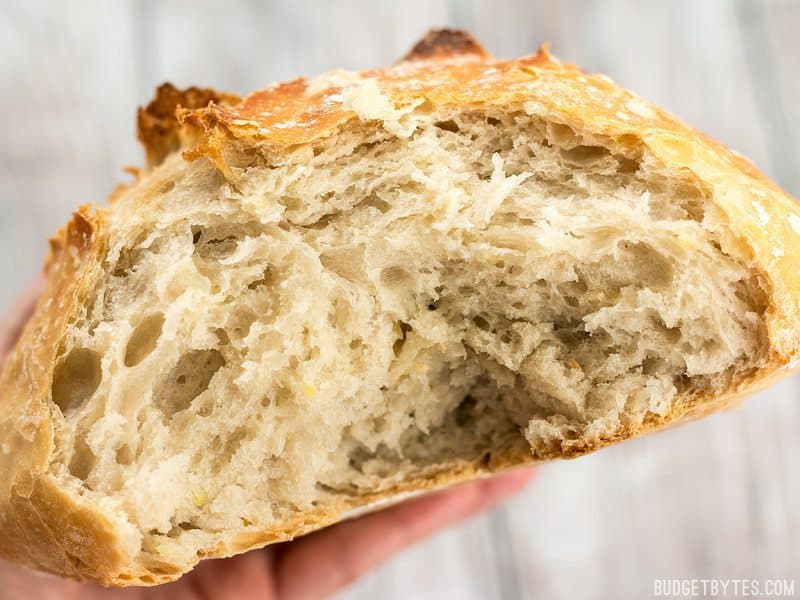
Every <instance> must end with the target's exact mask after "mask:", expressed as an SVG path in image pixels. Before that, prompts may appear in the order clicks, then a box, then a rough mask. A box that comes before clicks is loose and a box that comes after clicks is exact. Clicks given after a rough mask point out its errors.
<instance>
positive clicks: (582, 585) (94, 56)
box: [0, 0, 800, 600]
mask: <svg viewBox="0 0 800 600" xmlns="http://www.w3.org/2000/svg"><path fill="white" fill-rule="evenodd" d="M445 25H447V26H455V27H461V28H465V29H469V30H471V31H473V32H474V33H475V34H476V35H477V37H478V38H479V39H480V40H481V41H482V42H483V43H484V44H485V46H486V47H487V48H488V49H489V50H490V51H491V52H492V53H494V54H495V55H497V56H501V57H512V56H516V55H520V54H526V53H530V52H532V51H534V50H535V49H536V48H537V46H538V45H539V44H540V43H541V42H544V41H549V42H551V44H552V51H553V53H554V54H555V55H556V56H558V57H560V58H561V59H563V60H565V61H569V62H575V63H578V64H580V65H581V66H583V67H584V68H586V69H589V70H592V71H600V72H604V73H606V74H608V75H610V76H611V77H612V78H614V79H615V80H617V81H618V82H620V83H622V84H623V85H625V86H627V87H631V88H633V89H635V90H636V91H638V92H640V93H641V94H643V95H644V96H645V97H648V98H649V99H651V100H653V101H655V102H656V103H657V104H660V105H662V106H664V107H665V108H667V109H669V110H671V111H673V112H674V113H676V114H677V115H678V116H680V117H682V118H683V119H684V120H686V121H688V122H690V123H692V124H693V125H695V126H697V127H699V128H700V129H703V130H705V131H706V132H708V133H710V134H711V135H712V136H713V137H716V138H718V139H720V140H722V141H723V142H725V143H727V144H728V145H730V146H732V147H733V148H735V149H736V150H738V151H739V152H741V153H743V154H745V155H746V156H748V157H750V158H751V159H752V160H753V161H754V162H755V163H756V164H757V165H758V166H759V167H760V168H761V169H762V170H764V171H765V172H766V173H767V174H768V175H769V176H771V177H772V178H774V179H775V180H776V181H777V182H778V183H779V184H780V185H781V186H783V187H784V188H785V189H786V190H788V191H789V192H790V193H792V194H793V195H795V196H798V195H800V146H799V145H798V143H799V142H800V108H798V105H797V100H796V99H797V98H799V97H800V68H799V67H798V64H800V34H798V31H799V30H800V1H796V0H703V1H699V0H672V1H657V0H562V1H557V0H553V1H548V0H541V1H532V0H527V1H524V0H518V1H512V0H498V1H488V0H487V1H484V2H481V1H478V0H473V1H470V0H450V1H447V0H403V1H402V2H389V1H385V2H381V1H377V0H366V1H359V0H330V1H327V2H312V1H291V2H289V1H285V2H277V1H262V0H228V1H224V2H223V1H220V2H211V1H199V0H192V1H189V0H160V1H155V0H149V1H147V0H141V1H137V0H116V1H114V2H108V1H106V0H89V1H81V2H57V1H55V0H53V1H50V2H48V1H32V2H24V3H23V2H17V3H3V4H2V7H0V56H2V59H1V60H0V131H2V144H1V145H0V281H2V282H3V283H2V285H1V286H0V310H4V309H5V308H6V307H7V306H8V305H9V304H10V303H11V301H12V300H13V298H14V297H15V296H16V295H17V294H18V293H19V292H20V291H21V290H22V289H23V288H24V286H25V285H26V284H27V282H29V281H30V280H32V279H33V278H34V276H35V274H36V273H37V272H38V271H39V270H40V268H41V262H42V258H43V256H44V253H45V249H46V244H45V238H46V236H49V235H50V234H52V233H53V232H54V231H55V230H56V229H57V228H58V227H59V226H60V225H61V224H62V223H63V222H64V221H66V219H67V217H68V215H69V213H70V212H71V211H72V210H74V209H75V208H76V207H77V206H78V205H79V204H81V203H84V202H89V201H91V202H97V203H103V202H105V197H106V196H107V195H108V193H109V192H110V191H111V190H112V188H113V186H114V184H115V183H117V182H120V181H127V180H128V179H129V176H128V175H125V174H123V173H122V172H121V169H122V167H124V166H126V165H141V164H142V162H143V158H142V152H141V149H140V148H139V146H138V143H137V142H136V140H135V136H134V116H135V111H136V107H137V106H139V105H141V104H145V103H146V102H147V101H149V99H150V97H151V94H152V92H153V89H154V88H155V86H156V85H158V84H159V83H161V82H163V81H167V80H168V81H171V82H173V83H175V84H177V85H180V86H187V85H191V84H199V85H202V86H211V87H215V88H218V89H223V90H228V91H235V92H239V93H245V92H248V91H250V90H252V89H255V88H258V87H262V86H264V85H266V84H268V83H270V82H272V81H275V80H280V79H286V78H292V77H295V76H297V75H300V74H304V75H315V74H318V73H320V72H322V71H325V70H327V69H331V68H366V67H376V66H380V65H385V64H387V63H389V62H392V61H394V60H395V59H397V58H398V57H400V56H401V55H402V54H404V53H405V52H406V51H407V50H408V49H409V48H410V47H411V45H412V44H413V43H414V42H415V41H416V40H417V38H419V37H421V36H422V35H423V34H424V33H425V31H426V30H427V29H429V28H431V27H440V26H445ZM798 268H800V265H799V266H798ZM799 394H800V379H798V378H797V377H795V378H793V379H788V380H786V381H784V382H783V383H781V384H779V385H777V386H775V387H773V388H772V389H770V390H769V391H767V392H765V393H762V394H761V395H759V396H757V397H755V398H753V399H752V400H750V401H749V402H748V403H747V404H746V406H745V407H744V408H743V409H742V410H739V411H736V412H733V413H728V414H724V415H718V416H715V417H712V418H710V419H707V420H705V421H702V422H699V423H694V424H691V425H688V426H686V427H683V428H680V429H676V430H674V431H668V432H665V433H661V434H658V435H654V436H651V437H647V438H643V439H640V440H636V441H633V442H628V443H625V444H623V445H621V446H616V447H613V448H610V449H607V450H603V451H601V452H599V453H597V454H594V455H592V456H588V457H585V458H582V459H579V460H576V461H571V462H561V463H556V464H549V465H545V466H544V467H542V468H541V470H540V474H539V477H538V480H537V481H536V482H535V484H534V485H532V486H531V487H530V489H528V490H527V491H526V492H525V493H524V494H522V495H521V496H519V497H518V498H516V499H515V500H513V501H512V502H510V503H508V504H507V505H505V506H504V507H502V508H500V509H498V510H496V511H494V512H493V513H491V514H487V515H485V516H481V517H479V518H476V519H473V520H472V521H470V522H468V523H466V524H465V525H463V526H460V527H457V528H454V529H450V530H448V531H446V532H444V533H441V534H440V535H438V536H437V537H435V538H433V539H431V540H430V541H428V542H427V543H425V544H422V545H420V546H417V547H415V548H413V549H412V550H410V551H407V552H406V553H404V554H403V555H401V556H399V557H398V558H396V559H395V560H394V561H392V562H391V563H389V564H387V565H386V566H384V567H383V568H381V569H379V570H377V571H375V572H374V573H373V574H371V575H369V576H367V577H366V578H365V579H363V580H361V581H360V582H358V583H357V584H356V585H355V586H353V587H352V588H351V589H349V590H347V591H346V592H344V593H342V594H340V596H339V597H340V598H342V599H347V600H361V599H364V600H365V599H368V598H369V599H372V598H388V599H401V598H402V599H403V600H406V599H408V598H423V599H427V598H431V599H434V598H436V599H440V598H453V599H462V598H463V599H473V598H474V599H487V598H503V599H510V600H514V599H517V598H540V597H541V598H562V597H576V598H602V599H606V598H607V599H609V600H610V599H620V598H646V597H650V596H652V595H653V580H654V579H655V578H738V579H742V578H762V579H766V578H791V577H798V575H800V542H798V540H800V433H798V432H799V431H800V403H799V402H798V400H799V398H798V395H799Z"/></svg>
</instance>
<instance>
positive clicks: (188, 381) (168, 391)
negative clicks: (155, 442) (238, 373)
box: [155, 349, 225, 416]
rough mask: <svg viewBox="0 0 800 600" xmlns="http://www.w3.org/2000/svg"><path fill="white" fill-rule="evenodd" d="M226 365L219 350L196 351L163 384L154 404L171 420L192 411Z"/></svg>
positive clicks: (183, 359)
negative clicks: (196, 402)
mask: <svg viewBox="0 0 800 600" xmlns="http://www.w3.org/2000/svg"><path fill="white" fill-rule="evenodd" d="M223 365H225V359H224V358H223V356H222V354H221V353H220V351H219V350H216V349H208V350H193V351H192V352H189V353H187V354H184V355H183V356H182V357H181V359H180V360H179V361H178V362H177V364H176V365H175V366H174V367H173V369H172V370H171V371H170V373H169V375H167V377H166V379H165V380H164V381H163V382H162V384H161V386H160V389H159V391H158V393H157V394H156V396H155V403H156V405H157V406H158V408H159V409H161V411H162V412H163V413H164V414H165V415H166V416H172V415H174V414H175V413H177V412H180V411H182V410H185V409H187V408H188V407H189V405H190V404H191V403H192V400H194V399H195V398H196V397H197V396H199V395H200V394H202V393H203V392H204V391H205V390H206V389H208V385H209V384H210V383H211V379H212V378H213V377H214V374H215V373H216V372H217V371H219V370H220V369H221V368H222V367H223Z"/></svg>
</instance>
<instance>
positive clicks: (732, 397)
mask: <svg viewBox="0 0 800 600" xmlns="http://www.w3.org/2000/svg"><path fill="white" fill-rule="evenodd" d="M139 133H140V138H141V139H142V141H143V142H144V145H145V147H146V150H147V167H146V169H144V170H142V171H140V172H138V174H137V181H136V182H135V183H134V184H133V185H130V186H128V187H127V188H123V189H120V190H118V191H117V192H115V194H114V195H113V196H112V202H111V204H110V206H108V207H90V206H84V207H82V208H81V209H80V210H79V211H78V212H76V213H75V215H74V216H73V218H72V220H71V221H70V222H69V223H68V224H67V225H66V226H65V227H64V228H62V229H61V230H60V231H59V232H58V233H57V234H56V235H55V237H54V238H53V239H52V240H51V246H52V251H51V253H50V257H49V259H48V262H47V266H46V270H47V277H48V283H47V290H46V292H45V293H44V295H43V297H42V298H41V300H40V301H39V304H38V307H37V309H36V312H35V314H34V315H33V317H32V318H31V320H30V322H29V323H28V325H27V327H26V328H25V330H24V333H23V335H22V338H21V339H20V340H19V342H18V344H17V346H16V348H15V350H14V351H13V353H12V354H11V356H10V358H9V360H8V361H7V364H6V365H5V368H4V370H3V372H2V377H1V378H0V532H1V534H0V555H2V556H3V557H5V558H7V559H11V560H14V561H17V562H19V563H21V564H25V565H28V566H32V567H36V568H39V569H43V570H46V571H51V572H53V573H58V574H61V575H65V576H67V577H72V578H77V579H86V580H91V581H95V582H98V583H101V584H104V585H147V584H156V583H160V582H165V581H170V580H173V579H176V578H177V577H179V576H180V575H181V574H182V573H185V572H186V571H188V570H190V569H191V568H192V567H193V566H194V565H195V564H196V563H197V562H198V561H199V560H200V559H202V558H207V557H220V556H229V555H232V554H236V553H239V552H244V551H246V550H248V549H251V548H257V547H260V546H263V545H265V544H269V543H272V542H278V541H282V540H287V539H291V538H292V537H294V536H297V535H300V534H303V533H305V532H308V531H311V530H313V529H317V528H320V527H323V526H325V525H328V524H330V523H333V522H335V521H337V520H340V519H342V518H343V517H345V516H346V515H347V514H348V512H349V511H352V510H355V509H359V508H360V507H364V506H368V505H371V504H373V503H375V502H379V501H382V500H387V499H391V498H394V497H396V496H397V495H398V494H403V493H406V492H413V491H420V490H424V489H428V488H432V487H437V486H441V485H445V484H448V483H452V482H456V481H461V480H465V479H469V478H474V477H477V476H480V475H483V474H487V473H491V472H494V471H498V470H501V469H506V468H510V467H513V466H517V465H523V464H526V463H532V462H535V461H541V460H547V459H553V458H560V457H574V456H578V455H581V454H584V453H587V452H591V451H593V450H596V449H598V448H601V447H603V446H605V445H608V444H611V443H614V442H618V441H621V440H624V439H627V438H630V437H633V436H636V435H639V434H641V433H644V432H647V431H652V430H655V429H659V428H662V427H664V426H666V425H669V424H673V423H677V422H680V421H685V420H688V419H692V418H696V417H698V416H701V415H704V414H707V413H710V412H713V411H717V410H720V409H723V408H726V407H729V406H732V405H734V404H736V403H737V402H738V400H739V399H740V398H742V396H744V395H745V394H749V393H751V392H753V391H755V390H757V389H759V388H761V387H763V386H764V385H766V384H767V383H769V382H771V381H773V380H775V379H776V378H777V377H779V376H780V375H784V374H786V373H787V372H788V371H789V369H790V368H791V367H793V366H794V364H795V361H796V358H797V354H798V322H799V319H798V299H799V298H800V289H799V284H800V271H799V270H798V269H799V267H798V265H800V243H799V242H800V211H798V206H797V205H796V204H795V202H794V201H793V200H792V199H791V198H789V197H788V196H787V195H786V194H784V193H783V192H782V191H781V190H780V189H779V188H778V187H776V186H775V185H774V184H772V183H770V182H769V181H768V180H767V179H765V178H764V176H763V175H762V174H761V173H759V172H758V170H756V168H754V167H753V166H752V165H751V164H750V163H749V162H747V161H746V160H745V159H743V158H741V157H740V156H739V155H737V154H735V153H733V152H731V151H730V150H728V149H726V148H725V147H723V146H721V145H720V144H718V143H716V142H713V141H711V140H709V139H708V138H707V137H705V136H704V135H702V134H701V133H699V132H697V131H695V130H694V129H691V128H689V127H687V126H686V125H684V124H683V123H681V122H680V121H678V120H677V119H676V118H675V117H673V116H671V115H669V114H668V113H666V112H665V111H663V110H661V109H659V108H657V107H655V106H653V105H651V104H650V103H648V102H646V101H645V100H643V99H642V98H640V97H638V96H636V95H635V94H633V93H631V92H629V91H627V90H625V89H622V88H621V87H619V86H617V85H616V84H614V83H613V82H612V81H610V80H609V79H608V78H606V77H603V76H601V75H590V74H587V73H584V72H582V71H581V70H579V69H577V68H575V67H573V66H569V65H565V64H562V63H560V62H558V61H557V60H555V59H554V58H552V57H551V56H549V54H548V52H547V51H546V49H543V50H540V51H539V52H538V53H537V54H536V55H533V56H526V57H523V58H520V59H517V60H497V59H495V58H492V57H491V56H489V55H487V54H486V52H485V51H484V50H483V49H482V48H481V47H480V46H479V45H478V44H477V43H476V42H475V41H474V40H473V39H472V38H471V37H470V36H468V35H467V34H464V33H461V32H455V31H438V32H433V33H431V34H430V35H428V36H427V37H426V38H425V39H424V40H422V41H421V42H420V43H419V44H418V45H417V46H416V47H415V48H414V50H413V51H412V52H411V53H410V54H409V55H408V56H407V57H406V58H405V59H403V60H402V61H401V62H399V63H397V64H395V65H393V66H391V67H388V68H385V69H379V70H373V71H362V72H349V71H334V72H330V73H327V74H325V75H322V76H320V77H317V78H315V79H296V80H294V81H290V82H288V83H281V84H277V85H273V86H271V87H268V88H265V89H263V90H259V91H257V92H255V93H253V94H251V95H250V96H248V97H246V98H244V99H240V98H237V97H235V96H232V95H229V94H220V93H217V92H212V91H209V90H199V89H191V90H186V91H182V92H181V91H178V90H176V89H175V88H173V87H171V86H169V85H165V86H163V87H161V88H160V89H159V90H158V95H157V97H156V99H155V100H154V101H153V102H152V103H151V104H150V105H149V106H148V107H146V108H145V109H142V111H141V112H140V115H139Z"/></svg>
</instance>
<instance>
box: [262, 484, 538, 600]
mask: <svg viewBox="0 0 800 600" xmlns="http://www.w3.org/2000/svg"><path fill="white" fill-rule="evenodd" d="M532 476H533V472H532V471H530V470H526V471H517V472H512V473H507V474H504V475H500V476H497V477H494V478H492V479H485V480H482V481H476V482H472V483H469V484H465V485H461V486H458V487H455V488H452V489H449V490H445V491H443V492H438V493H436V494H433V495H430V496H425V497H422V498H419V499H417V500H411V501H409V502H405V503H402V504H398V505H397V506H393V507H391V508H388V509H386V510H382V511H380V512H376V513H373V514H371V515H367V516H365V517H361V518H359V519H354V520H353V521H346V522H344V523H340V524H338V525H335V526H333V527H329V528H328V529H324V530H322V531H320V532H317V533H313V534H311V535H308V536H306V537H303V538H300V539H298V540H296V541H294V542H291V543H289V544H287V545H286V546H285V550H283V551H282V553H279V554H278V556H277V557H276V558H275V577H276V585H277V589H278V595H279V597H280V598H285V599H287V600H307V599H312V598H322V597H325V596H327V595H329V594H331V593H333V592H334V591H335V590H337V589H339V588H341V587H343V586H345V585H347V584H348V583H350V582H352V581H353V580H355V579H356V578H357V577H359V576H360V575H362V574H363V573H364V572H366V571H368V570H370V569H372V568H373V567H375V566H377V565H378V564H380V563H381V562H383V561H384V560H386V559H387V558H388V557H389V556H391V555H392V554H394V553H396V552H398V551H399V550H401V549H403V548H405V547H406V546H408V545H409V544H411V543H413V542H415V541H417V540H419V539H421V538H423V537H425V536H427V535H430V534H431V533H433V532H435V531H437V530H438V529H440V528H442V527H444V526H446V525H448V524H450V523H453V522H455V521H458V520H461V519H464V518H465V517H468V516H470V515H472V514H474V513H476V512H479V511H481V510H484V509H486V508H489V507H491V506H494V505H495V504H497V503H498V502H500V501H501V500H502V499H504V498H506V497H507V496H509V495H511V494H513V493H514V492H517V491H519V490H520V489H521V488H522V487H523V486H524V485H525V484H526V483H528V481H530V479H531V477H532Z"/></svg>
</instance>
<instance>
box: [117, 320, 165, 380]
mask: <svg viewBox="0 0 800 600" xmlns="http://www.w3.org/2000/svg"><path fill="white" fill-rule="evenodd" d="M163 326H164V315H163V314H161V313H156V314H154V315H150V316H149V317H147V318H146V319H145V320H144V321H142V322H141V323H139V325H138V326H137V327H136V329H134V330H133V333H131V336H130V338H128V345H127V347H126V348H125V366H126V367H134V366H136V365H138V364H139V363H140V362H142V361H143V360H144V359H145V358H146V357H147V356H148V355H149V354H150V353H151V352H152V351H153V350H155V348H156V344H157V343H158V338H160V337H161V329H162V327H163Z"/></svg>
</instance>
